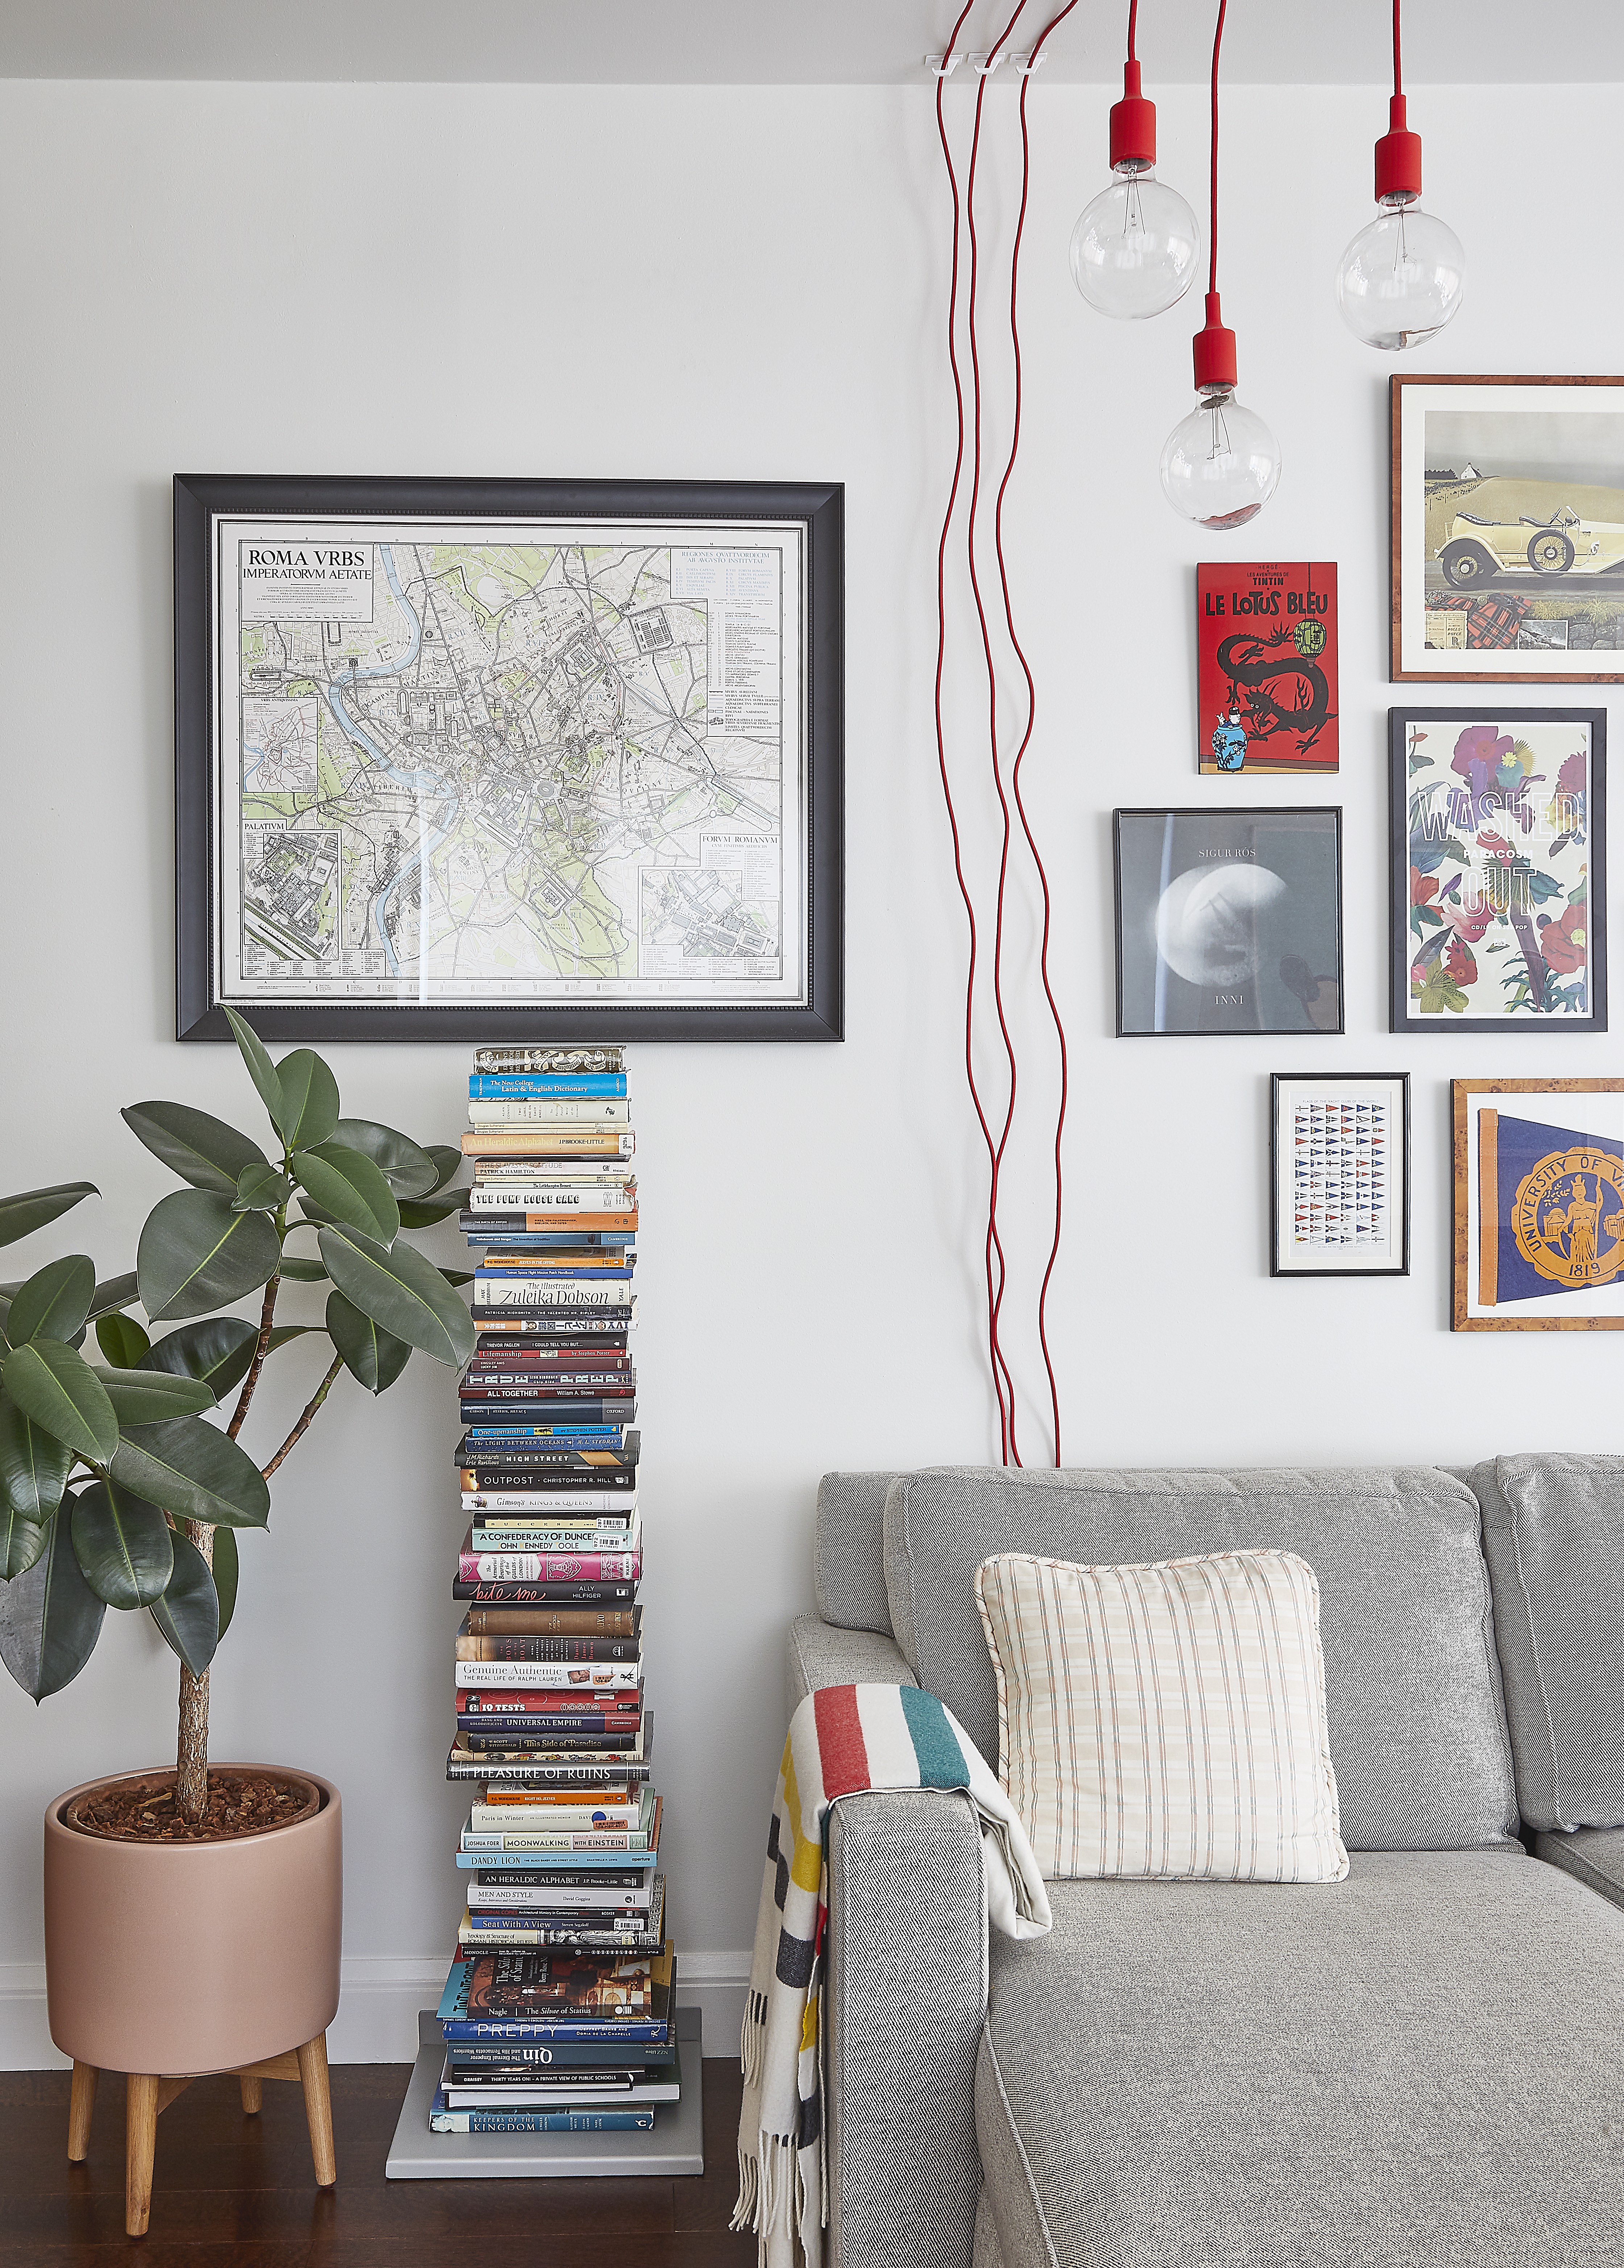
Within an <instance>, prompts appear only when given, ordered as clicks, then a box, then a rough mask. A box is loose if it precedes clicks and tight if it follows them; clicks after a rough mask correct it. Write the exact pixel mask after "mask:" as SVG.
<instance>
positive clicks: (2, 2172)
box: [0, 2057, 755, 2268]
mask: <svg viewBox="0 0 1624 2268" xmlns="http://www.w3.org/2000/svg"><path fill="white" fill-rule="evenodd" d="M410 2075H411V2070H410V2066H409V2065H407V2064H335V2065H334V2067H333V2124H334V2133H335V2137H336V2140H337V2147H338V2187H337V2188H336V2189H335V2190H326V2191H323V2190H318V2189H316V2188H314V2187H313V2186H312V2180H311V2169H310V2143H309V2138H308V2135H307V2133H306V2131H305V2112H304V2106H303V2100H302V2097H301V2095H300V2093H299V2089H298V2088H297V2087H289V2086H284V2085H281V2084H278V2083H274V2082H272V2081H269V2080H268V2081H267V2082H266V2086H265V2108H264V2110H263V2111H262V2112H261V2115H260V2116H259V2117H257V2118H248V2117H244V2115H243V2111H242V2109H241V2105H240V2102H239V2095H238V2088H237V2081H236V2080H234V2079H200V2080H197V2081H196V2082H195V2084H194V2085H193V2086H192V2087H191V2088H188V2090H187V2093H186V2094H184V2095H181V2096H180V2098H179V2100H178V2101H176V2102H173V2103H172V2104H171V2105H170V2107H169V2109H168V2110H165V2112H164V2114H163V2116H162V2117H161V2118H160V2119H159V2120H158V2159H157V2163H156V2166H155V2168H154V2172H153V2184H152V2222H151V2229H150V2230H149V2232H148V2234H147V2235H145V2236H144V2237H140V2238H135V2239H132V2238H129V2237H127V2236H126V2235H125V2234H124V2087H123V2082H122V2080H119V2079H116V2078H104V2079H103V2080H102V2081H101V2083H100V2087H99V2090H98V2093H97V2100H96V2115H95V2122H94V2124H93V2126H92V2131H91V2148H90V2156H89V2158H88V2160H87V2161H86V2162H85V2164H84V2165H82V2166H70V2164H69V2163H68V2074H67V2073H66V2072H54V2071H52V2072H4V2073H0V2261H4V2268H75V2264H77V2263H82V2262H87V2261H94V2260H97V2259H98V2258H100V2259H105V2258H106V2257H107V2252H108V2251H109V2250H111V2249H118V2248H127V2249H129V2250H131V2251H135V2252H138V2253H139V2254H141V2255H142V2256H143V2268H229V2264H232V2263H241V2264H243V2268H430V2264H432V2268H450V2264H453V2263H461V2264H464V2268H478V2264H480V2263H482V2262H487V2261H488V2260H489V2259H492V2258H494V2257H495V2255H494V2253H488V2252H487V2250H485V2249H484V2248H487V2247H498V2246H499V2247H500V2253H501V2264H502V2268H564V2264H566V2263H568V2264H569V2268H634V2264H635V2268H753V2262H754V2258H755V2239H754V2237H753V2236H734V2235H731V2234H730V2232H729V2229H728V2225H727V2224H728V2216H729V2214H730V2213H731V2212H732V2209H733V2198H734V2196H735V2194H736V2191H737V2167H738V2160H737V2156H736V2153H735V2140H736V2137H737V2133H738V2125H739V2065H738V2063H737V2061H736V2060H734V2059H732V2058H724V2057H717V2058H709V2057H708V2058H706V2062H705V2172H704V2175H703V2176H702V2178H701V2179H698V2180H690V2181H628V2182H620V2181H601V2182H386V2180H385V2179H384V2160H385V2158H386V2155H387V2154H388V2149H389V2141H390V2138H391V2136H392V2135H393V2132H394V2124H395V2118H396V2117H397V2115H398V2113H399V2111H400V2098H401V2096H402V2095H404V2094H405V2092H406V2082H407V2080H408V2078H409V2077H410Z"/></svg>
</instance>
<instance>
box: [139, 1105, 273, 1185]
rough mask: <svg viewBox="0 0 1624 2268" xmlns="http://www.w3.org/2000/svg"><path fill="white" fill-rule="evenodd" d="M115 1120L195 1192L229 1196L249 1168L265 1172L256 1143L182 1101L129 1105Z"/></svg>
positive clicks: (261, 1152) (260, 1152)
mask: <svg viewBox="0 0 1624 2268" xmlns="http://www.w3.org/2000/svg"><path fill="white" fill-rule="evenodd" d="M119 1116H120V1117H121V1118H122V1120H123V1121H124V1123H125V1125H126V1126H128V1127H129V1130H130V1132H131V1133H132V1134H133V1135H135V1137H136V1139H137V1140H138V1141H141V1142H144V1143H145V1144H146V1145H147V1147H148V1149H149V1150H151V1152H152V1155H153V1156H154V1157H155V1158H161V1159H162V1160H163V1161H164V1163H165V1165H166V1166H167V1167H168V1168H169V1170H170V1172H171V1173H172V1174H179V1175H180V1178H181V1180H182V1181H183V1182H190V1183H191V1184H192V1187H193V1188H194V1189H215V1190H217V1191H218V1192H219V1193H220V1194H221V1195H222V1196H224V1197H233V1196H235V1194H236V1190H237V1182H238V1177H239V1175H241V1174H243V1173H245V1172H246V1170H247V1168H248V1167H250V1166H264V1167H265V1169H266V1171H267V1172H269V1170H270V1168H269V1167H268V1165H267V1164H266V1158H265V1152H263V1151H262V1150H261V1147H260V1145H259V1144H258V1143H257V1142H251V1141H250V1140H249V1139H248V1137H247V1136H246V1134H239V1132H238V1131H237V1129H236V1128H235V1127H234V1126H228V1125H227V1124H226V1123H225V1121H224V1119H223V1118H211V1117H210V1116H209V1113H208V1112H207V1111H206V1110H194V1109H193V1108H191V1107H190V1105H189V1104H187V1103H184V1102H132V1103H131V1104H130V1105H129V1108H128V1109H126V1110H121V1112H120V1113H119Z"/></svg>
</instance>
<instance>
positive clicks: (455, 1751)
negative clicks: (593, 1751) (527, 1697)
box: [445, 1744, 652, 1793]
mask: <svg viewBox="0 0 1624 2268" xmlns="http://www.w3.org/2000/svg"><path fill="white" fill-rule="evenodd" d="M651 1770H652V1766H650V1765H649V1764H645V1763H643V1761H642V1760H641V1758H638V1757H635V1756H630V1755H621V1754H618V1753H616V1752H614V1751H613V1750H612V1751H609V1752H608V1753H606V1755H604V1756H602V1757H601V1758H599V1759H597V1760H594V1761H591V1762H588V1761H585V1760H583V1759H581V1758H580V1757H579V1756H577V1761H575V1762H574V1763H570V1764H560V1763H556V1762H547V1761H538V1759H537V1758H536V1757H535V1756H526V1755H525V1754H522V1753H521V1754H520V1755H519V1756H510V1755H508V1754H506V1753H505V1752H504V1751H503V1750H501V1749H491V1750H489V1751H488V1750H486V1749H465V1748H463V1747H462V1746H461V1745H460V1744H459V1745H457V1746H455V1747H453V1748H452V1749H448V1750H447V1752H446V1757H445V1777H446V1778H447V1779H448V1780H452V1781H455V1782H456V1783H457V1784H458V1785H459V1786H460V1785H463V1784H465V1783H467V1782H468V1781H471V1780H480V1781H482V1782H483V1783H484V1784H485V1786H488V1787H533V1788H556V1789H559V1790H561V1791H565V1792H570V1793H573V1792H575V1791H577V1790H579V1789H584V1788H593V1787H601V1786H605V1785H606V1783H608V1782H611V1781H616V1782H618V1781H621V1780H631V1781H632V1782H634V1783H635V1784H636V1785H638V1786H646V1785H647V1783H648V1779H649V1775H650V1771H651Z"/></svg>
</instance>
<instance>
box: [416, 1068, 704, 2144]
mask: <svg viewBox="0 0 1624 2268" xmlns="http://www.w3.org/2000/svg"><path fill="white" fill-rule="evenodd" d="M468 1095H469V1102H468V1117H469V1121H470V1131H469V1132H468V1133H467V1135H466V1136H465V1137H464V1138H463V1145H462V1146H463V1149H464V1151H465V1152H466V1153H467V1155H468V1157H469V1158H470V1159H471V1160H473V1166H474V1180H473V1185H472V1189H471V1193H470V1196H469V1200H468V1204H467V1210H466V1211H465V1212H464V1213H463V1215H462V1226H463V1228H464V1230H465V1231H466V1233H467V1238H468V1241H469V1243H470V1244H471V1245H472V1246H473V1247H474V1255H475V1267H474V1322H475V1324H476V1325H477V1327H478V1334H479V1336H478V1340H477V1344H476V1345H475V1348H474V1356H473V1359H472V1360H471V1361H470V1362H469V1364H468V1367H467V1371H466V1373H464V1376H463V1381H462V1420H463V1426H464V1432H463V1434H462V1439H461V1441H460V1443H459V1447H458V1455H457V1464H458V1469H459V1477H460V1481H461V1497H462V1511H463V1513H464V1516H465V1517H466V1518H467V1521H468V1527H467V1534H466V1535H464V1538H463V1543H462V1550H461V1554H460V1557H459V1563H458V1569H457V1581H456V1586H455V1589H456V1594H457V1596H458V1598H459V1599H460V1600H464V1601H466V1602H467V1615H466V1616H465V1618H464V1620H463V1622H462V1624H461V1626H460V1628H459V1631H458V1634H457V1667H456V1684H457V1737H456V1741H455V1743H454V1745H453V1746H452V1751H451V1756H450V1758H449V1760H448V1763H447V1766H446V1771H447V1776H448V1778H451V1779H452V1780H457V1781H462V1782H467V1783H469V1784H471V1786H472V1787H473V1789H474V1804H473V1808H472V1809H471V1810H470V1812H469V1815H468V1819H467V1825H466V1826H465V1827H464V1829H463V1831H462V1835H461V1838H460V1847H459V1850H458V1852H457V1864H458V1867H459V1868H460V1869H461V1870H462V1873H463V1877H464V1881H465V1884H466V1887H467V1908H466V1910H465V1911H464V1913H463V1917H462V1922H461V1925H460V1926H459V1930H458V1933H457V1940H458V1948H457V1959H456V1960H455V1962H453V1963H452V1970H451V1974H450V1977H448V1978H447V1980H446V1985H445V1996H444V1998H443V1999H442V2001H441V2003H440V2010H439V2017H440V2023H441V2026H442V2028H443V2029H444V2032H445V2068H444V2070H443V2073H442V2074H441V2083H440V2088H439V2090H438V2092H437V2095H436V2096H435V2098H434V2104H433V2109H432V2110H431V2111H430V2126H431V2127H432V2128H434V2129H435V2130H436V2131H437V2132H464V2133H514V2132H536V2133H543V2132H562V2133H578V2132H587V2131H592V2130H594V2129H602V2128H606V2127H608V2128H620V2127H630V2128H636V2127H646V2126H652V2125H653V2124H654V2120H655V2105H656V2104H658V2103H661V2102H676V2101H677V2100H678V2099H679V2095H680V2072H679V2068H678V2062H677V2024H676V1976H675V1959H674V1955H673V1951H672V1944H671V1939H670V1931H669V1918H668V1916H667V1915H666V1912H665V1879H664V1877H663V1876H662V1875H660V1874H658V1873H657V1872H656V1867H657V1866H658V1855H659V1841H660V1800H659V1797H658V1795H657V1794H656V1793H655V1791H654V1788H653V1786H652V1785H651V1784H650V1778H649V1760H650V1755H651V1753H652V1750H653V1745H654V1716H653V1712H652V1711H651V1710H650V1709H649V1708H648V1707H647V1706H646V1705H645V1702H644V1697H643V1609H642V1607H641V1605H640V1604H639V1603H638V1598H637V1593H638V1587H639V1583H640V1580H641V1577H642V1572H643V1522H642V1512H641V1507H640V1505H639V1501H638V1487H637V1466H638V1456H639V1451H640V1440H639V1436H638V1434H637V1432H636V1430H635V1428H634V1426H633V1423H632V1421H633V1419H634V1418H636V1414H637V1404H636V1390H637V1382H636V1372H635V1371H634V1369H633V1367H632V1360H631V1354H630V1339H631V1331H632V1328H633V1326H634V1324H635V1323H636V1314H637V1303H636V1298H635V1296H634V1294H633V1290H632V1285H633V1280H634V1271H635V1270H636V1250H635V1240H636V1228H637V1183H636V1177H635V1175H634V1174H633V1170H632V1166H631V1157H632V1152H633V1136H632V1130H631V1112H630V1105H629V1103H628V1101H627V1075H626V1069H625V1063H624V1058H623V1052H622V1050H621V1049H619V1048H594V1049H584V1048H481V1049H480V1050H479V1051H478V1054H477V1055H476V1057H475V1060H474V1076H473V1077H472V1078H471V1079H470V1080H469V1082H468Z"/></svg>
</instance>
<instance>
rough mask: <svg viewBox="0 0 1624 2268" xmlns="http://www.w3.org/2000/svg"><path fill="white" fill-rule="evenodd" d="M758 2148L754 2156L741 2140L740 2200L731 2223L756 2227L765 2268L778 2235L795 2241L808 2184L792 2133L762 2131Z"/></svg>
mask: <svg viewBox="0 0 1624 2268" xmlns="http://www.w3.org/2000/svg"><path fill="white" fill-rule="evenodd" d="M756 2152H757V2154H755V2155H752V2154H750V2152H749V2151H747V2150H746V2148H745V2147H744V2145H743V2143H742V2142H741V2143H740V2145H739V2203H738V2204H737V2205H735V2206H734V2208H733V2218H732V2220H731V2223H730V2224H729V2226H730V2227H731V2228H736V2229H745V2228H753V2229H754V2230H755V2234H756V2257H757V2259H758V2261H759V2262H760V2263H761V2268H766V2262H767V2257H768V2247H769V2246H770V2245H771V2244H772V2243H773V2242H774V2241H775V2239H776V2240H777V2241H778V2242H782V2243H784V2244H790V2245H792V2244H793V2243H794V2242H795V2240H796V2237H797V2235H798V2233H799V2229H800V2226H801V2214H802V2213H803V2212H804V2211H805V2204H806V2185H805V2176H803V2174H802V2172H801V2167H800V2154H799V2152H798V2151H797V2148H796V2146H795V2138H794V2136H793V2135H791V2134H762V2135H761V2136H760V2137H759V2138H758V2140H757V2145H756ZM790 2257H793V2256H792V2255H791V2256H790Z"/></svg>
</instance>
